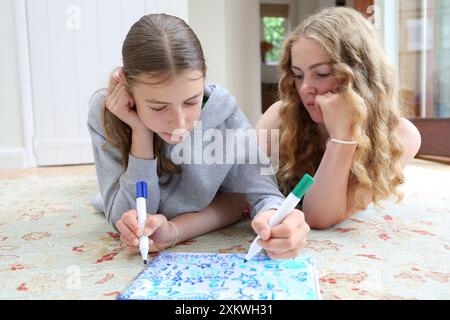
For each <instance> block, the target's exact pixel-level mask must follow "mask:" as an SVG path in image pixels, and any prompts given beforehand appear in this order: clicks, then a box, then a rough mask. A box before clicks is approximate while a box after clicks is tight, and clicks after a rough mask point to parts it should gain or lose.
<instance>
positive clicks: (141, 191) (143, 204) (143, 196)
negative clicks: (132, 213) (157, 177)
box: [136, 181, 149, 265]
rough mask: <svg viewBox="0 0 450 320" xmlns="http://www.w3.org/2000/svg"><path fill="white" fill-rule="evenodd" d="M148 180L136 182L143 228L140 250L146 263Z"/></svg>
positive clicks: (138, 209)
mask: <svg viewBox="0 0 450 320" xmlns="http://www.w3.org/2000/svg"><path fill="white" fill-rule="evenodd" d="M147 197H148V187H147V182H145V181H139V182H137V183H136V210H137V214H138V221H139V226H140V227H141V230H142V236H141V237H140V238H139V251H140V252H141V255H142V260H143V261H144V264H145V265H146V264H147V258H148V249H149V246H148V237H147V236H146V235H145V234H144V229H145V223H146V221H147Z"/></svg>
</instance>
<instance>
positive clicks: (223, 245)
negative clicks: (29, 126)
mask: <svg viewBox="0 0 450 320" xmlns="http://www.w3.org/2000/svg"><path fill="white" fill-rule="evenodd" d="M405 175H406V183H405V185H404V186H403V187H402V191H403V192H404V193H405V198H404V200H403V201H402V202H401V203H400V204H395V203H394V202H393V201H386V202H384V203H383V204H384V206H385V209H384V210H383V211H377V210H375V209H374V208H373V207H372V206H370V207H369V208H368V209H367V210H366V211H364V212H361V213H358V214H356V215H354V216H352V217H351V218H349V219H348V220H346V221H344V222H343V223H341V224H339V225H337V226H335V227H333V228H331V229H329V230H313V231H311V232H310V234H309V236H308V241H307V245H306V247H305V248H304V250H303V252H304V253H307V254H310V255H312V256H314V258H315V259H316V262H317V266H318V270H317V271H318V275H319V279H320V287H321V292H322V298H323V299H450V219H449V218H450V166H446V165H441V164H436V163H431V162H427V161H423V160H415V161H414V162H413V164H412V165H411V166H409V167H408V168H407V169H406V171H405ZM97 190H98V187H97V182H96V178H95V174H94V175H61V176H57V177H56V176H53V177H51V176H50V177H39V176H29V177H19V178H14V179H0V205H1V208H2V212H1V214H0V286H1V290H0V299H115V298H116V296H117V295H118V294H119V293H120V292H121V291H123V290H124V289H125V288H126V287H127V286H128V285H129V284H130V283H131V282H132V280H133V279H134V278H135V277H136V276H137V274H138V273H139V272H140V271H142V261H141V260H140V258H139V256H135V255H130V254H129V253H128V252H127V251H126V249H125V248H124V247H122V245H121V243H120V240H119V235H118V234H117V233H116V232H115V230H114V229H113V228H112V227H111V226H109V225H108V224H107V223H106V221H105V218H104V215H103V213H99V212H95V210H94V208H93V207H91V205H90V199H91V197H92V196H93V195H94V194H95V193H96V192H97ZM253 238H254V234H253V233H252V231H251V229H250V223H249V221H248V220H245V219H244V220H243V221H241V222H239V223H237V224H235V225H233V226H230V227H228V228H225V229H222V230H219V231H216V232H213V233H210V234H207V235H204V236H201V237H198V238H196V239H193V240H190V241H187V242H184V243H182V244H179V245H178V246H176V247H174V248H172V249H170V250H168V251H172V252H219V253H232V252H239V253H245V252H246V251H247V249H248V246H249V244H250V242H251V241H252V240H253Z"/></svg>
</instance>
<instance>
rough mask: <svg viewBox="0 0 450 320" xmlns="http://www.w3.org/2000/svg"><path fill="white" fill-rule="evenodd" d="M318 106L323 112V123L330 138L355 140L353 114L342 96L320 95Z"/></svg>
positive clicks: (317, 100)
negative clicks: (353, 135)
mask: <svg viewBox="0 0 450 320" xmlns="http://www.w3.org/2000/svg"><path fill="white" fill-rule="evenodd" d="M316 105H317V106H319V108H320V109H321V111H322V116H323V122H324V124H325V127H326V128H327V131H328V134H329V135H330V138H333V139H338V140H353V137H352V126H353V112H352V110H351V108H350V107H349V106H348V102H347V101H346V99H345V98H344V96H343V95H342V94H340V93H331V92H328V93H326V94H324V95H318V96H317V97H316Z"/></svg>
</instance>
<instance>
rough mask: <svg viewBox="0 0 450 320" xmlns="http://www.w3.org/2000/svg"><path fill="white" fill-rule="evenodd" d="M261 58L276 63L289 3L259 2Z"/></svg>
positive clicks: (279, 54) (284, 31)
mask: <svg viewBox="0 0 450 320" xmlns="http://www.w3.org/2000/svg"><path fill="white" fill-rule="evenodd" d="M260 12H261V26H262V32H261V36H262V39H261V60H262V62H263V63H266V64H276V63H278V60H279V59H280V56H281V49H282V46H283V41H284V39H285V37H286V34H287V20H288V14H289V5H287V4H261V6H260Z"/></svg>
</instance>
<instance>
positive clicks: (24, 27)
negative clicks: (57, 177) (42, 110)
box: [14, 0, 37, 168]
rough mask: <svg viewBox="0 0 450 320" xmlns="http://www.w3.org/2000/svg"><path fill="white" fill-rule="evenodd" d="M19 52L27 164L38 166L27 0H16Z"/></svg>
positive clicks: (28, 165)
mask: <svg viewBox="0 0 450 320" xmlns="http://www.w3.org/2000/svg"><path fill="white" fill-rule="evenodd" d="M14 6H15V13H16V32H17V53H18V61H19V81H20V98H21V99H20V101H21V112H22V132H23V140H24V147H25V166H26V167H28V168H29V167H36V166H37V160H36V156H35V153H34V142H33V137H34V116H33V92H32V86H31V70H30V47H29V41H28V22H27V6H26V0H15V1H14Z"/></svg>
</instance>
